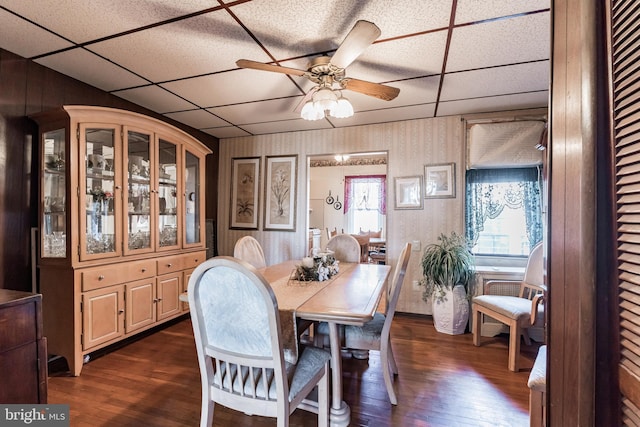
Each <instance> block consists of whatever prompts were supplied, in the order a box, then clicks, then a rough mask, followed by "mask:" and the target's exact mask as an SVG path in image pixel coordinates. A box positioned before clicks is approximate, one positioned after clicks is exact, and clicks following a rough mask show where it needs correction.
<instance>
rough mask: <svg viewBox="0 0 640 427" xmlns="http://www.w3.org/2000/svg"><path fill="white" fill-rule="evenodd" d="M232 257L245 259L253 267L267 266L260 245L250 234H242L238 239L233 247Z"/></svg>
mask: <svg viewBox="0 0 640 427" xmlns="http://www.w3.org/2000/svg"><path fill="white" fill-rule="evenodd" d="M233 257H234V258H238V259H241V260H243V261H246V262H248V263H249V264H251V265H253V266H254V267H255V268H264V267H266V266H267V262H266V260H265V257H264V251H263V250H262V246H260V242H258V241H257V240H256V239H255V238H254V237H252V236H244V237H241V238H240V239H238V241H237V242H236V244H235V246H234V248H233Z"/></svg>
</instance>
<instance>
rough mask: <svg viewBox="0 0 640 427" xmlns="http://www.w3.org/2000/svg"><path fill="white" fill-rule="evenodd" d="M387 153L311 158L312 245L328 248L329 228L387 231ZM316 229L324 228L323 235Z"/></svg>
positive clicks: (343, 230) (309, 186)
mask: <svg viewBox="0 0 640 427" xmlns="http://www.w3.org/2000/svg"><path fill="white" fill-rule="evenodd" d="M387 156H388V155H387V152H386V151H384V152H365V153H346V154H340V155H335V154H327V155H314V156H309V157H308V162H307V164H308V168H309V172H308V175H307V176H308V177H309V182H308V189H309V190H308V191H309V193H308V206H309V212H308V218H307V224H308V226H309V229H310V233H309V235H310V242H309V247H314V245H319V247H320V248H324V247H325V246H326V244H327V241H328V237H327V229H329V230H334V229H336V230H337V231H338V233H343V232H344V233H350V234H357V233H358V232H359V231H360V229H362V230H372V231H375V230H380V229H382V233H383V235H384V234H385V231H386V228H387V227H386V214H384V213H381V212H380V211H381V206H380V205H381V204H380V201H381V197H383V195H384V197H385V198H386V191H384V192H383V191H379V190H380V189H381V188H384V186H385V184H386V188H388V186H389V183H388V179H387V178H386V176H387ZM345 183H348V185H349V191H348V192H349V196H350V199H349V200H347V199H346V197H345ZM386 205H388V203H386ZM347 207H348V212H346V213H345V208H347ZM382 212H384V211H382ZM314 229H315V230H320V233H319V237H317V235H318V232H317V231H316V234H315V235H313V233H312V230H314ZM314 238H315V240H316V241H315V242H314V241H313V239H314ZM318 240H319V241H318Z"/></svg>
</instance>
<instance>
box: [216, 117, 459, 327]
mask: <svg viewBox="0 0 640 427" xmlns="http://www.w3.org/2000/svg"><path fill="white" fill-rule="evenodd" d="M374 151H386V152H387V153H388V158H387V162H388V164H387V178H388V183H389V186H388V200H387V205H388V206H389V209H388V212H387V253H388V263H389V264H390V265H392V266H395V263H396V262H397V259H398V255H399V253H400V251H401V249H402V246H403V245H404V243H405V242H407V241H409V242H414V241H419V243H420V249H422V248H424V246H425V245H426V244H429V243H431V242H434V241H435V240H436V238H437V236H438V235H439V234H440V233H441V232H449V231H452V230H455V231H457V232H462V230H463V219H464V217H463V206H464V200H463V198H462V197H461V196H460V195H461V194H463V191H462V188H463V176H464V175H463V173H464V159H465V144H464V124H463V121H462V120H461V118H460V117H459V116H452V117H444V118H436V119H418V120H410V121H404V122H393V123H386V124H376V125H368V126H357V127H348V128H337V129H330V130H317V131H304V132H291V133H282V134H271V135H260V136H255V137H241V138H229V139H223V140H221V141H220V165H219V173H220V175H219V195H220V201H219V205H218V206H219V207H218V209H219V210H218V249H219V253H220V255H231V254H232V253H233V246H234V244H235V242H236V240H237V239H239V238H240V237H242V236H244V235H252V236H254V237H255V238H256V239H258V241H259V242H260V243H261V245H262V247H263V249H264V252H265V256H266V259H267V263H268V264H275V263H278V262H281V261H283V260H285V259H291V258H296V259H297V258H302V257H303V256H304V255H305V254H306V253H307V246H308V230H307V224H306V222H307V212H308V200H307V199H308V197H307V189H308V172H307V171H308V165H309V159H308V156H315V155H329V154H331V153H346V152H348V153H363V152H374ZM278 155H297V180H296V182H297V186H296V187H297V189H298V191H297V195H296V201H297V202H296V225H295V231H265V230H263V226H264V191H265V189H264V177H265V170H264V165H265V156H278ZM238 157H260V159H261V168H260V173H259V177H260V189H261V193H260V195H259V203H258V204H259V207H258V209H257V210H256V212H257V213H258V215H259V218H258V229H257V230H231V229H230V228H229V221H230V208H229V204H230V197H231V196H230V195H231V182H230V177H231V159H232V158H238ZM448 162H455V163H456V183H455V184H456V192H455V194H456V195H457V196H456V197H455V198H448V199H426V200H424V207H423V209H421V210H395V209H394V197H395V194H394V193H395V191H394V188H393V182H394V178H395V177H404V176H415V175H423V174H424V166H425V165H426V164H432V163H448ZM421 255H422V251H421V250H420V251H415V252H412V255H411V260H410V263H409V267H408V270H407V274H406V277H405V282H404V286H403V290H402V294H401V297H400V301H399V304H398V310H399V311H401V312H408V313H418V314H430V313H431V307H430V306H428V305H427V304H426V303H425V302H424V301H422V299H421V292H420V290H416V289H414V287H413V281H417V280H420V278H421V270H420V258H421ZM392 274H393V273H392Z"/></svg>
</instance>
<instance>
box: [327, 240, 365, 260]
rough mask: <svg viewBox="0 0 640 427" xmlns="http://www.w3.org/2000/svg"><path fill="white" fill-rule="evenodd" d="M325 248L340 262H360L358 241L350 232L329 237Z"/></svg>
mask: <svg viewBox="0 0 640 427" xmlns="http://www.w3.org/2000/svg"><path fill="white" fill-rule="evenodd" d="M327 248H328V249H330V250H332V251H333V252H335V257H336V259H337V260H338V261H342V262H360V243H358V241H357V240H356V238H355V237H353V236H352V235H350V234H338V235H336V236H333V237H332V238H331V239H329V242H328V243H327Z"/></svg>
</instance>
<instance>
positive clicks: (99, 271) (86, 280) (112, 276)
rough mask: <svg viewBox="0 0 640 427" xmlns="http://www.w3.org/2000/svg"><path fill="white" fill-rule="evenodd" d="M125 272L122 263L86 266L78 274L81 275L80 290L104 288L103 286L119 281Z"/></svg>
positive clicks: (115, 283)
mask: <svg viewBox="0 0 640 427" xmlns="http://www.w3.org/2000/svg"><path fill="white" fill-rule="evenodd" d="M125 274H126V268H123V266H122V265H116V266H102V267H95V268H87V269H86V270H83V271H82V272H81V273H80V275H81V277H82V290H83V291H90V290H92V289H99V288H104V287H105V286H111V285H117V284H118V283H121V282H122V280H123V278H124V277H125Z"/></svg>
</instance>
